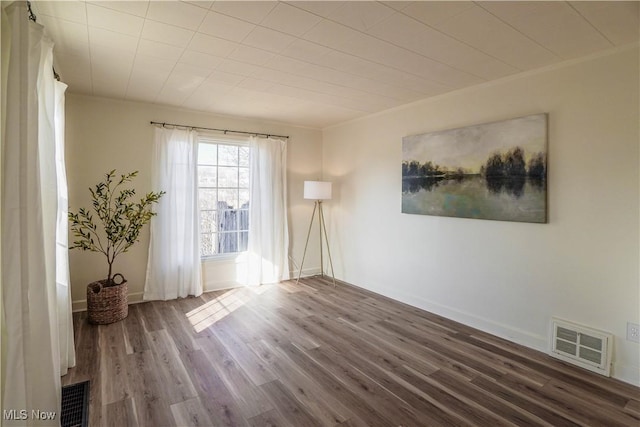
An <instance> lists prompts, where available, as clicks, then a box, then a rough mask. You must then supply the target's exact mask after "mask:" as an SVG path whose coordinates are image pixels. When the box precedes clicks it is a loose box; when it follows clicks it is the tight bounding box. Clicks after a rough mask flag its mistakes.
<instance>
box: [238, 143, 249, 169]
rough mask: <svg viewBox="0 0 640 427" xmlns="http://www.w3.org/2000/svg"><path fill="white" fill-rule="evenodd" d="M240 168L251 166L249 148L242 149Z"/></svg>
mask: <svg viewBox="0 0 640 427" xmlns="http://www.w3.org/2000/svg"><path fill="white" fill-rule="evenodd" d="M240 166H249V147H240Z"/></svg>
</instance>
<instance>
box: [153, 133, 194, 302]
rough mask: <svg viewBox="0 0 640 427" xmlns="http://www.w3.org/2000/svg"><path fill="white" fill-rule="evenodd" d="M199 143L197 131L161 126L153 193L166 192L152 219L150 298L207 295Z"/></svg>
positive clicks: (155, 151)
mask: <svg viewBox="0 0 640 427" xmlns="http://www.w3.org/2000/svg"><path fill="white" fill-rule="evenodd" d="M197 161H198V144H197V142H196V138H195V132H194V131H192V130H182V129H166V128H160V127H157V128H155V137H154V147H153V158H152V191H166V194H165V195H164V196H163V197H162V198H161V199H160V202H159V203H158V205H157V209H156V212H157V214H158V215H157V216H154V217H153V218H152V220H151V240H150V242H149V261H148V264H147V278H146V282H145V286H144V295H143V298H144V299H145V300H169V299H175V298H178V297H183V298H184V297H186V296H188V295H195V296H199V295H200V294H202V279H201V270H200V269H201V266H200V230H199V222H200V221H199V213H198V171H197Z"/></svg>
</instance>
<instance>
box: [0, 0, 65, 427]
mask: <svg viewBox="0 0 640 427" xmlns="http://www.w3.org/2000/svg"><path fill="white" fill-rule="evenodd" d="M6 13H7V19H8V21H7V22H8V23H9V26H10V32H11V45H10V52H9V65H8V69H7V75H6V79H7V81H6V82H3V87H6V88H7V92H6V105H3V108H4V109H6V117H5V120H6V122H5V126H4V129H3V131H4V134H3V147H2V161H3V165H2V233H1V241H2V242H1V243H2V284H3V289H2V304H3V315H4V316H3V317H4V321H5V327H6V334H7V336H6V347H7V348H6V360H5V361H4V362H5V363H6V366H7V369H6V378H5V388H4V390H5V393H4V395H3V409H5V410H7V409H16V410H21V409H26V410H28V411H30V410H31V409H40V410H43V411H55V412H56V413H58V414H59V413H60V403H61V388H60V374H61V373H62V372H66V369H67V367H68V366H69V365H70V364H73V363H74V358H75V355H74V352H73V330H72V327H71V324H72V323H71V311H70V301H69V288H68V273H65V272H63V271H61V269H60V266H61V265H63V264H64V263H66V262H68V259H67V258H66V257H67V253H66V251H60V252H58V251H57V248H56V247H57V243H56V242H57V240H58V237H60V240H61V241H64V239H65V238H66V235H65V236H58V229H57V223H58V222H59V221H58V219H59V216H60V215H64V216H65V217H66V213H65V212H59V211H58V209H59V208H60V209H61V210H64V208H65V207H64V206H59V205H58V196H59V192H58V188H57V187H58V179H61V180H64V171H60V170H59V168H58V167H57V164H56V156H57V155H59V154H61V153H60V152H59V149H63V146H64V143H63V140H62V139H60V140H58V141H56V117H58V120H60V118H61V117H63V116H64V110H63V108H64V98H62V97H60V96H56V91H58V95H62V94H63V93H64V90H63V86H59V85H58V88H56V82H55V80H54V78H53V73H52V60H53V56H52V55H53V53H52V49H53V42H52V41H51V40H50V39H48V38H47V37H45V36H44V32H43V31H44V29H43V27H42V26H41V25H39V24H36V23H33V22H30V21H28V20H27V10H26V5H25V3H24V2H15V3H13V4H11V5H10V6H8V7H7V8H6ZM4 78H5V76H4V75H3V79H4ZM4 83H6V86H4ZM60 108H62V110H60ZM56 109H58V112H57V113H56ZM57 123H58V124H60V123H61V122H60V121H58V122H57ZM57 135H58V136H62V135H63V131H61V132H58V134H57ZM59 159H61V158H60V157H59ZM64 196H65V197H66V195H64ZM65 234H66V232H65ZM63 260H64V262H61V261H63ZM59 262H60V264H59ZM66 268H68V266H67V267H66ZM58 271H60V274H61V276H60V279H61V280H60V284H57V280H56V279H57V276H58ZM65 274H66V279H65V277H64V276H65ZM63 336H64V339H61V338H62V337H63ZM61 346H64V349H62V347H61ZM29 413H30V412H29ZM4 422H5V423H6V425H27V424H29V425H34V424H35V425H59V418H58V419H56V420H50V421H39V422H36V421H35V420H33V419H28V420H22V421H20V420H4Z"/></svg>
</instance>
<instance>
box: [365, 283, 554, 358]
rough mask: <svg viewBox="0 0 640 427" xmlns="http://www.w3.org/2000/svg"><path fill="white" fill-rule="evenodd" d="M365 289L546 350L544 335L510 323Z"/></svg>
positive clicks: (399, 293)
mask: <svg viewBox="0 0 640 427" xmlns="http://www.w3.org/2000/svg"><path fill="white" fill-rule="evenodd" d="M366 289H368V290H370V291H373V292H375V293H378V294H380V295H383V296H386V297H388V298H391V299H394V300H396V301H400V302H402V303H405V304H408V305H411V306H413V307H417V308H420V309H422V310H425V311H429V312H431V313H434V314H437V315H439V316H442V317H446V318H447V319H451V320H454V321H456V322H460V323H462V324H464V325H467V326H470V327H472V328H476V329H479V330H481V331H483V332H487V333H490V334H492V335H496V336H498V337H500V338H504V339H507V340H509V341H512V342H515V343H516V344H521V345H524V346H525V347H529V348H533V349H534V350H538V351H541V352H543V353H546V352H547V337H545V336H542V335H537V334H532V333H530V332H527V331H523V330H521V329H518V328H514V327H512V326H510V325H506V324H502V323H499V322H495V321H493V320H490V319H485V318H483V317H480V316H476V315H475V314H471V313H467V312H465V311H462V310H458V309H455V308H452V307H448V306H446V305H443V304H440V303H436V302H433V301H430V300H427V299H425V298H421V297H417V296H415V295H408V294H406V293H404V292H398V291H396V290H390V291H389V290H387V289H385V290H382V289H374V288H366Z"/></svg>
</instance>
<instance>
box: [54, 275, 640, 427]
mask: <svg viewBox="0 0 640 427" xmlns="http://www.w3.org/2000/svg"><path fill="white" fill-rule="evenodd" d="M74 327H75V336H76V347H77V359H78V363H77V366H76V367H75V368H73V369H71V370H70V372H69V374H67V375H66V376H65V377H63V383H64V384H72V383H76V382H79V381H84V380H87V379H89V380H91V388H90V392H91V402H90V408H89V413H90V425H91V426H92V427H97V426H150V427H157V426H293V427H304V426H407V427H408V426H506V425H511V426H513V425H519V426H524V425H527V426H530V425H541V426H607V427H612V426H640V389H638V388H636V387H632V386H630V385H628V384H625V383H622V382H619V381H616V380H612V379H608V378H604V377H601V376H599V375H596V374H592V373H590V372H587V371H584V370H581V369H578V368H575V367H572V366H570V365H566V364H564V363H562V362H559V361H557V360H555V359H552V358H550V357H549V356H547V355H545V354H543V353H539V352H536V351H533V350H530V349H527V348H524V347H521V346H518V345H516V344H513V343H511V342H508V341H505V340H502V339H499V338H496V337H494V336H491V335H488V334H486V333H483V332H479V331H477V330H475V329H472V328H470V327H467V326H464V325H460V324H458V323H455V322H452V321H450V320H446V319H444V318H442V317H439V316H436V315H433V314H430V313H428V312H425V311H422V310H419V309H416V308H413V307H410V306H407V305H404V304H401V303H398V302H395V301H392V300H389V299H386V298H384V297H381V296H378V295H376V294H373V293H370V292H367V291H364V290H361V289H359V288H356V287H352V286H348V285H345V284H338V286H337V287H336V288H334V287H333V286H332V285H331V284H330V282H328V281H325V280H323V279H320V278H309V279H303V280H302V281H301V283H300V285H298V286H296V285H295V283H294V282H285V283H282V284H279V285H270V286H261V287H259V288H254V289H235V290H229V291H218V292H212V293H207V294H204V295H202V296H201V297H199V298H187V299H180V300H176V301H169V302H149V303H142V304H135V305H131V306H130V308H129V317H127V318H126V319H125V320H124V321H122V322H119V323H115V324H111V325H106V326H94V325H90V324H88V323H87V321H86V313H75V314H74Z"/></svg>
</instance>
